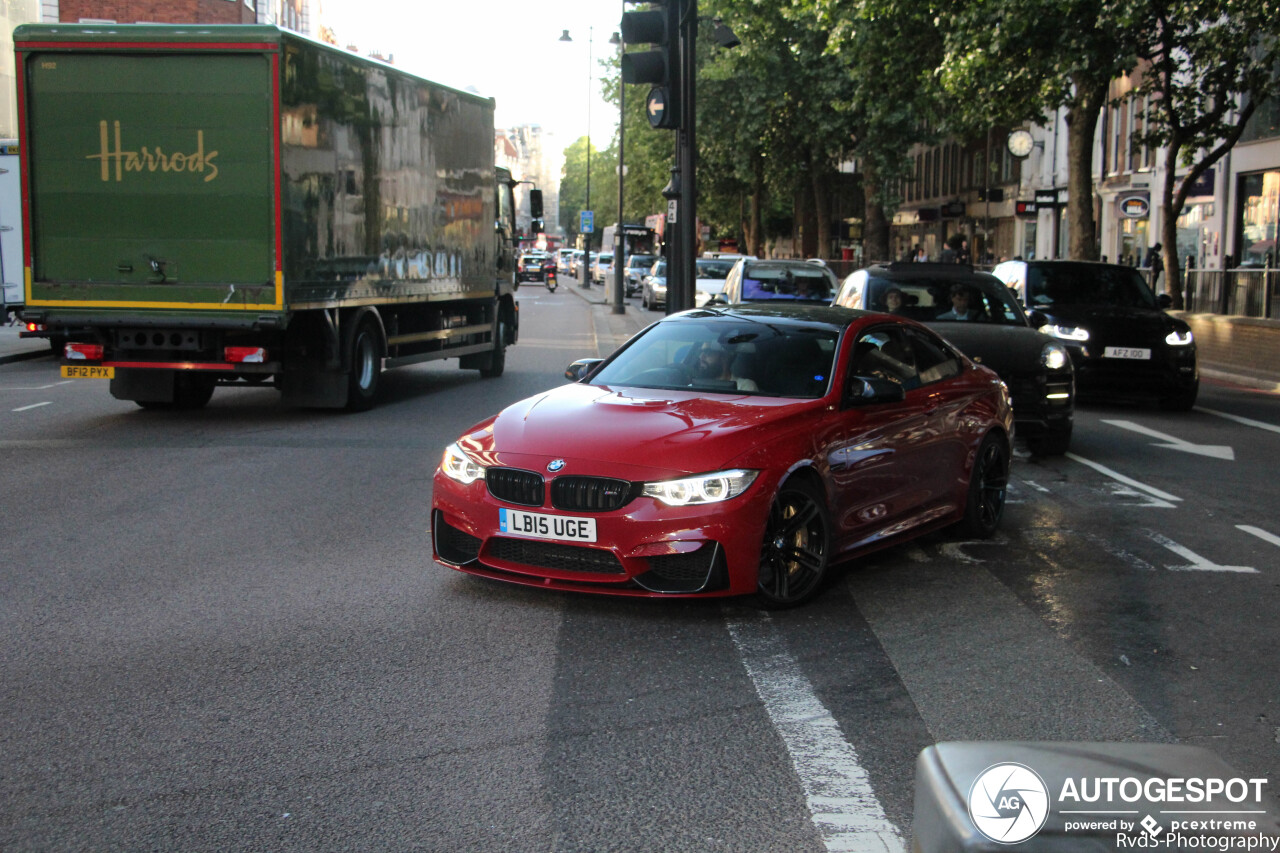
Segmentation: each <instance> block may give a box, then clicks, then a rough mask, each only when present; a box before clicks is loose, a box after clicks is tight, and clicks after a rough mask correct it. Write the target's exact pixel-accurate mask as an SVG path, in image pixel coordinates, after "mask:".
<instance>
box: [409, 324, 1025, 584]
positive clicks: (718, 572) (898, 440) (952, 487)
mask: <svg viewBox="0 0 1280 853" xmlns="http://www.w3.org/2000/svg"><path fill="white" fill-rule="evenodd" d="M566 376H567V377H572V378H577V379H578V381H577V382H574V383H571V384H568V385H563V386H561V387H559V388H555V389H552V390H550V391H546V392H543V393H541V394H538V395H535V396H533V397H530V398H528V399H526V400H523V401H521V402H518V403H515V404H513V405H511V406H508V407H507V408H506V409H504V410H502V411H501V412H499V413H498V414H497V415H494V416H493V417H490V418H487V419H485V420H482V421H481V422H479V423H477V424H476V425H475V426H473V427H472V428H471V429H469V430H467V431H466V432H464V433H463V434H462V435H461V436H460V437H459V438H458V439H457V441H455V442H454V443H452V444H450V445H449V447H448V448H446V449H445V451H444V454H443V456H442V459H441V462H440V466H439V468H438V469H437V471H436V473H435V478H434V490H433V498H432V513H431V518H432V545H433V555H434V556H435V558H436V559H437V560H438V561H440V562H441V563H443V564H444V565H446V566H450V567H453V568H456V569H459V570H461V571H463V572H468V573H470V574H474V575H480V576H483V577H487V578H492V579H496V580H502V581H508V582H511V583H517V584H524V585H527V586H534V587H539V588H542V589H556V590H564V591H574V592H595V593H604V594H609V595H617V596H647V597H664V596H665V597H678V596H729V595H744V594H755V595H756V597H757V600H758V601H759V603H760V604H762V605H763V606H766V607H772V608H780V607H790V606H794V605H798V604H801V603H803V602H805V601H807V600H809V599H810V598H812V597H813V596H814V595H816V594H817V593H818V592H819V591H820V590H821V588H822V586H823V583H824V581H825V580H826V579H827V577H828V575H829V574H830V569H831V567H832V565H833V564H835V563H837V562H839V561H843V560H846V559H848V558H851V557H855V556H858V555H860V554H864V553H867V552H869V551H873V550H876V549H879V548H883V547H886V546H888V545H892V544H894V543H897V542H903V541H906V540H909V539H912V538H914V537H916V536H920V535H922V534H925V533H928V532H931V531H935V530H938V529H940V528H943V527H947V526H950V525H953V524H955V525H957V526H958V528H959V530H958V532H959V533H960V535H963V536H965V537H982V538H985V537H990V536H992V535H993V534H994V533H995V532H996V530H997V528H998V527H999V525H1000V520H1001V517H1002V515H1003V512H1004V505H1005V491H1006V484H1007V481H1008V473H1009V462H1010V447H1009V436H1010V434H1011V431H1012V429H1013V415H1012V411H1011V408H1010V403H1009V397H1008V391H1007V390H1006V388H1005V386H1004V383H1002V382H1001V381H1000V378H999V377H998V376H997V375H996V374H995V373H994V372H992V371H991V370H988V369H987V368H985V367H982V366H980V365H977V364H975V363H974V362H972V361H970V360H969V359H968V358H966V357H965V356H964V355H962V354H961V353H960V352H959V351H957V350H956V349H954V348H953V347H952V346H951V345H950V344H948V343H947V342H946V341H944V340H943V339H942V338H940V337H939V336H938V335H937V334H935V333H934V332H933V331H931V330H929V329H927V328H925V327H924V326H921V325H919V324H917V323H913V322H911V321H910V320H906V319H903V318H898V317H890V316H886V315H883V314H875V313H868V312H861V311H849V310H846V309H842V308H831V307H827V306H817V305H794V304H784V303H782V302H775V303H772V304H769V305H741V306H733V307H715V308H705V309H702V310H699V311H688V312H683V313H680V314H676V315H673V316H670V317H666V318H665V319H663V320H661V321H659V322H657V323H654V324H652V325H651V326H649V327H648V328H647V329H645V330H644V331H642V332H640V333H639V334H637V335H636V336H635V337H633V338H632V339H631V340H630V341H628V342H627V343H626V344H625V345H624V346H622V347H621V348H619V349H618V350H617V351H616V352H614V354H613V355H612V356H610V357H609V358H608V359H607V360H604V361H603V362H601V360H600V359H586V360H583V361H580V362H575V363H574V364H572V365H570V366H569V370H568V371H566Z"/></svg>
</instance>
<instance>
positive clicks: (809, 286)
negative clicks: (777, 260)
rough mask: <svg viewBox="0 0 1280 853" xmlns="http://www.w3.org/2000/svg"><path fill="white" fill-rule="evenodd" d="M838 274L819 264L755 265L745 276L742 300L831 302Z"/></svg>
mask: <svg viewBox="0 0 1280 853" xmlns="http://www.w3.org/2000/svg"><path fill="white" fill-rule="evenodd" d="M834 285H835V276H833V275H832V274H831V273H830V272H829V271H828V270H826V269H825V268H823V267H820V266H817V265H816V264H794V265H786V266H783V265H780V264H756V265H752V266H749V267H747V268H746V270H745V271H744V273H743V277H742V299H743V301H748V302H755V301H765V300H771V299H786V300H791V301H797V302H822V303H824V304H825V303H828V302H830V301H831V296H832V291H833V290H835V287H834Z"/></svg>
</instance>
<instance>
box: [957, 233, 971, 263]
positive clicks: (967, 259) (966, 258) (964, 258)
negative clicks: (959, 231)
mask: <svg viewBox="0 0 1280 853" xmlns="http://www.w3.org/2000/svg"><path fill="white" fill-rule="evenodd" d="M956 263H957V264H969V263H973V256H972V255H970V254H969V241H968V240H965V239H963V238H961V240H960V245H959V246H958V247H957V248H956Z"/></svg>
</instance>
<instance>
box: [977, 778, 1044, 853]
mask: <svg viewBox="0 0 1280 853" xmlns="http://www.w3.org/2000/svg"><path fill="white" fill-rule="evenodd" d="M1048 817H1049V789H1048V788H1047V787H1046V786H1045V784H1044V780H1043V779H1041V778H1040V774H1038V773H1036V771H1034V770H1032V769H1031V768H1030V767H1027V766H1026V765H1024V764H1014V763H1005V764H993V765H992V766H990V767H988V768H987V769H986V770H983V771H982V773H980V774H979V775H978V778H977V779H976V780H974V783H973V787H972V788H970V789H969V818H970V819H971V820H972V821H973V825H974V826H976V827H977V828H978V831H979V832H981V833H982V834H983V835H985V836H986V837H987V838H990V839H991V840H992V841H994V842H996V843H997V844H1017V843H1019V842H1021V841H1026V840H1027V839H1028V838H1030V837H1031V836H1033V835H1035V834H1036V833H1037V832H1039V831H1040V829H1041V827H1043V826H1044V822H1045V820H1046V819H1048Z"/></svg>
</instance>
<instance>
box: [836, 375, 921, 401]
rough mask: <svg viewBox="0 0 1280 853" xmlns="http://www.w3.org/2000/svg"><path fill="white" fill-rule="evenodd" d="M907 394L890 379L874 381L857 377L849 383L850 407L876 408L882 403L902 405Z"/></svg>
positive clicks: (866, 377) (864, 377) (867, 377)
mask: <svg viewBox="0 0 1280 853" xmlns="http://www.w3.org/2000/svg"><path fill="white" fill-rule="evenodd" d="M906 396H907V392H906V391H905V390H903V388H902V386H901V385H899V384H898V383H897V382H893V381H891V380H889V379H873V378H871V377H869V376H855V377H853V379H852V380H851V381H850V382H849V405H851V406H875V405H879V404H881V403H901V402H902V401H903V400H904V399H906Z"/></svg>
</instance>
